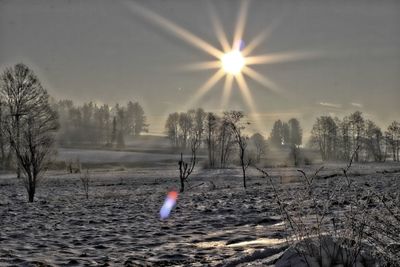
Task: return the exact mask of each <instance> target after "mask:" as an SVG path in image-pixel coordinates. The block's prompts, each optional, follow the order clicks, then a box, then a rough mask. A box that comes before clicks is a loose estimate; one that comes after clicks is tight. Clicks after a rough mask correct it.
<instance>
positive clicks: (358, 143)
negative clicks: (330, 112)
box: [310, 111, 400, 162]
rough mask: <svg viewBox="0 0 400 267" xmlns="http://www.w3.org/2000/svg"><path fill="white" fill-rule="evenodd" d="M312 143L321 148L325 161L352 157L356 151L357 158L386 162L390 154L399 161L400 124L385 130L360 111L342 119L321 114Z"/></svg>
mask: <svg viewBox="0 0 400 267" xmlns="http://www.w3.org/2000/svg"><path fill="white" fill-rule="evenodd" d="M310 145H311V147H313V148H316V149H318V150H319V152H320V155H321V157H322V159H323V160H324V161H325V160H349V159H350V157H351V153H352V152H353V151H356V154H355V156H354V160H355V162H359V161H376V162H382V161H385V160H386V159H387V158H388V157H391V158H392V159H393V161H399V148H400V124H399V123H398V122H397V121H393V122H392V123H391V124H390V125H389V126H388V127H387V129H386V131H384V132H383V131H382V130H381V129H380V127H378V126H377V125H376V124H375V123H374V122H373V121H371V120H368V119H365V118H364V116H363V114H362V112H360V111H356V112H354V113H352V114H350V115H348V116H345V117H344V118H343V119H342V120H340V119H339V118H337V117H335V118H332V117H331V116H321V117H319V118H317V120H316V122H315V123H314V125H313V128H312V131H311V139H310ZM357 147H359V149H357V150H356V148H357Z"/></svg>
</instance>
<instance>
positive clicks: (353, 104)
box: [350, 102, 363, 108]
mask: <svg viewBox="0 0 400 267" xmlns="http://www.w3.org/2000/svg"><path fill="white" fill-rule="evenodd" d="M350 105H352V106H353V107H356V108H362V107H363V105H362V104H360V103H355V102H352V103H350Z"/></svg>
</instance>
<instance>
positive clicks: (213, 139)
mask: <svg viewBox="0 0 400 267" xmlns="http://www.w3.org/2000/svg"><path fill="white" fill-rule="evenodd" d="M219 123H220V118H219V117H218V116H217V115H215V114H214V113H212V112H209V113H207V116H206V122H205V124H206V127H205V130H206V134H205V141H206V145H207V151H208V165H209V167H210V168H214V167H215V165H216V152H217V151H216V150H217V146H218V143H217V133H218V124H219Z"/></svg>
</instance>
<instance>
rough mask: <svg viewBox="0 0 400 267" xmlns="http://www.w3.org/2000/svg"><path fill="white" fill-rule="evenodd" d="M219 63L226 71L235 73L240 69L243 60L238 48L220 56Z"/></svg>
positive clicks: (243, 63) (243, 62) (242, 65)
mask: <svg viewBox="0 0 400 267" xmlns="http://www.w3.org/2000/svg"><path fill="white" fill-rule="evenodd" d="M221 65H222V69H223V70H224V71H225V72H226V73H228V74H233V75H236V74H238V73H240V72H241V71H242V69H243V67H244V65H245V60H244V57H243V55H242V53H241V52H240V51H239V50H232V51H230V52H228V53H225V54H224V55H223V56H222V58H221Z"/></svg>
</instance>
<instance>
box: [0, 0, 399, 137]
mask: <svg viewBox="0 0 400 267" xmlns="http://www.w3.org/2000/svg"><path fill="white" fill-rule="evenodd" d="M131 3H132V2H129V1H106V0H93V1H92V0H85V1H78V0H69V1H67V0H59V1H54V0H35V1H30V0H25V1H21V0H12V1H11V0H0V67H1V69H4V67H5V66H9V65H12V64H15V63H18V62H24V63H26V64H28V65H29V66H31V67H32V68H33V70H34V71H35V72H36V73H37V74H38V76H39V78H40V79H41V80H42V81H43V84H44V85H45V86H46V88H47V89H48V90H49V92H50V94H51V95H52V96H54V97H55V98H58V99H60V98H67V99H72V100H74V101H78V102H83V101H91V100H93V101H96V102H98V103H109V104H114V103H115V102H120V103H124V102H127V101H128V100H138V101H139V102H140V103H141V104H142V105H143V106H144V108H145V112H146V114H147V116H148V120H149V123H150V124H151V125H150V131H151V132H153V133H161V132H162V130H163V126H164V119H165V116H166V115H167V114H168V113H170V112H173V111H180V110H181V109H182V108H183V104H182V103H185V102H186V101H188V99H190V98H191V97H192V96H193V94H194V93H195V92H196V90H197V89H198V88H199V87H200V86H201V85H202V84H203V83H204V82H205V81H206V80H207V79H208V78H209V77H210V76H211V75H212V74H213V73H214V72H215V70H206V71H197V72H193V71H185V70H182V66H184V65H187V64H190V63H195V62H201V61H207V60H212V59H213V58H212V57H211V56H210V55H208V54H206V53H204V52H203V51H201V50H199V49H197V48H195V47H193V46H192V45H190V44H188V43H187V42H185V41H183V40H181V39H179V38H177V37H176V36H174V35H172V34H170V33H169V32H168V31H166V30H165V29H163V28H162V27H159V26H157V25H156V24H154V23H152V22H151V21H149V20H147V19H146V18H144V17H143V16H140V14H139V13H138V12H135V5H131ZM136 3H139V4H140V5H142V6H145V7H146V8H148V9H150V10H152V11H154V12H156V13H157V14H159V15H161V16H163V17H165V18H167V19H169V20H171V21H173V22H175V23H176V24H178V25H180V26H182V27H184V28H185V29H187V30H189V31H190V32H192V33H194V34H195V35H197V36H199V37H201V38H202V39H204V40H205V41H207V42H209V43H210V44H212V45H214V46H216V47H218V48H220V46H219V43H218V40H217V38H216V35H215V33H214V30H213V27H212V24H211V20H210V12H209V10H210V8H211V9H214V10H215V11H216V12H217V13H218V15H219V17H220V20H221V21H222V24H223V27H224V29H225V32H226V34H227V35H228V38H229V39H232V35H233V31H234V28H235V24H236V17H237V13H238V9H239V6H240V5H239V1H231V0H219V1H199V0H185V1H184V0H169V1H166V0H158V1H155V0H149V1H136ZM272 23H274V25H275V28H274V31H273V32H272V34H271V35H270V37H269V38H268V39H267V40H266V41H265V42H263V43H262V44H261V45H260V46H259V47H258V48H257V49H256V50H255V51H254V52H253V53H252V54H253V55H258V54H266V53H277V52H290V51H309V52H314V51H317V52H320V53H321V55H320V56H319V57H318V58H313V59H307V60H302V61H296V62H286V63H280V64H273V65H257V66H255V67H254V69H255V70H256V71H258V72H259V73H261V74H263V75H264V76H266V77H268V78H269V79H271V80H272V81H274V82H275V83H276V84H277V85H278V86H279V87H280V88H282V90H284V91H285V92H286V95H285V96H280V95H277V94H275V93H272V92H271V91H269V90H268V89H266V88H264V87H263V86H262V85H259V84H258V83H256V82H254V81H251V80H250V79H247V81H248V84H249V87H250V89H251V93H252V95H253V98H254V101H255V103H256V106H257V112H258V113H259V115H260V118H261V120H262V122H263V125H264V127H263V131H265V133H266V132H267V130H268V131H269V130H270V127H271V124H272V123H273V121H274V120H276V119H278V118H280V119H283V120H288V119H290V118H291V117H297V118H299V119H300V121H301V123H302V124H303V127H304V128H305V131H308V130H309V128H310V127H311V125H312V123H313V122H314V119H315V117H316V116H319V115H326V114H332V115H337V116H340V117H341V116H343V115H344V114H348V113H349V112H351V111H354V110H357V109H358V110H361V111H363V112H364V113H365V114H366V116H367V117H368V118H371V119H373V120H375V121H376V122H377V123H378V124H379V125H381V126H382V127H386V125H387V124H388V123H389V122H390V121H392V120H395V119H396V120H400V108H399V101H400V27H399V25H400V1H372V0H371V1H317V0H315V1H294V0H293V1H277V0H276V1H262V0H253V1H251V2H250V7H249V13H248V19H247V23H246V27H245V32H244V37H243V40H244V41H245V42H247V41H249V40H251V39H252V38H254V37H255V36H256V35H257V34H258V33H260V32H261V31H263V30H265V29H266V28H268V26H269V25H271V24H272ZM222 87H223V82H220V83H218V84H217V85H216V86H215V87H214V88H213V89H212V90H211V91H210V92H209V93H208V94H206V95H205V96H204V98H202V99H201V100H200V101H199V102H198V103H197V104H196V106H202V107H204V108H205V109H207V110H213V111H217V110H219V108H220V97H221V94H222ZM229 108H231V109H242V110H244V111H246V112H250V110H249V109H248V108H247V107H246V105H245V102H244V101H243V99H242V97H241V95H240V93H239V92H238V89H237V86H235V87H234V90H233V94H232V96H231V100H230V102H229ZM306 135H307V134H306Z"/></svg>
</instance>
